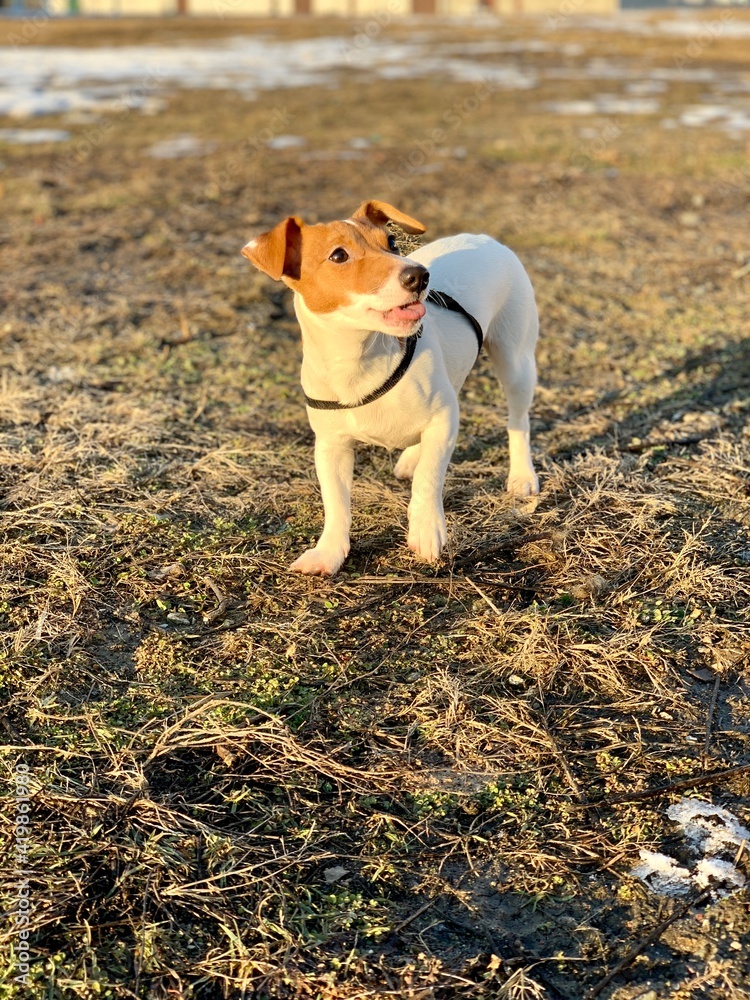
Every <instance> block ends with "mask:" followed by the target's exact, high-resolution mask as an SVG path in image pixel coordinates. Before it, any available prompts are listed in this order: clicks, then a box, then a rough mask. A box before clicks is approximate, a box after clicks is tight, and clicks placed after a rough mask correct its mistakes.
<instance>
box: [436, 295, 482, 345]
mask: <svg viewBox="0 0 750 1000" xmlns="http://www.w3.org/2000/svg"><path fill="white" fill-rule="evenodd" d="M427 301H428V302H432V303H433V304H434V305H436V306H442V307H443V309H450V310H451V312H457V313H461V315H462V316H465V317H466V319H468V321H469V322H470V323H471V327H472V329H473V331H474V336H475V337H476V338H477V357H479V354H480V351H481V350H482V344H483V343H484V333H483V331H482V328H481V326H480V325H479V321H478V320H477V319H475V318H474V317H473V316H472V315H471V313H470V312H467V311H466V310H465V309H464V307H463V306H462V305H461V303H460V302H456V300H455V299H454V298H452V296H450V295H448V293H447V292H436V291H434V290H433V289H430V291H429V292H428V293H427Z"/></svg>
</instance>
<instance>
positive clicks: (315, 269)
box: [242, 201, 425, 313]
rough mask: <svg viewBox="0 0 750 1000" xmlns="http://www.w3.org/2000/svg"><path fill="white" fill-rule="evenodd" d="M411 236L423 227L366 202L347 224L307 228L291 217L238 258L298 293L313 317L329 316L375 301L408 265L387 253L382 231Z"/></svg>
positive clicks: (384, 206) (393, 210)
mask: <svg viewBox="0 0 750 1000" xmlns="http://www.w3.org/2000/svg"><path fill="white" fill-rule="evenodd" d="M388 221H393V222H396V223H397V224H398V225H399V226H401V228H402V229H404V230H406V231H407V232H409V233H423V232H424V231H425V227H424V226H423V225H422V223H421V222H418V221H417V220H416V219H412V218H411V217H410V216H408V215H404V213H403V212H399V211H398V209H396V208H393V207H392V206H391V205H387V204H386V203H385V202H381V201H366V202H364V203H363V204H362V205H360V207H359V208H358V209H357V211H356V212H355V213H354V215H353V216H352V218H351V219H350V220H348V221H346V222H329V223H325V224H319V225H314V226H308V225H306V224H305V223H304V222H303V221H302V219H299V218H297V216H290V217H289V218H288V219H285V220H284V221H283V222H280V223H279V224H278V226H276V227H275V228H274V229H271V230H270V231H269V232H267V233H262V234H261V235H260V236H257V237H256V238H255V239H254V240H251V241H250V242H249V243H248V244H247V246H245V247H243V249H242V253H243V255H244V256H245V257H247V259H248V260H249V261H250V262H251V263H252V264H254V265H255V266H256V267H257V268H260V270H261V271H265V273H266V274H268V275H270V276H271V277H272V278H275V279H276V280H279V279H280V280H281V281H283V282H284V284H286V285H288V286H289V287H290V288H292V289H293V290H294V291H295V292H299V294H300V295H301V296H302V298H303V299H304V301H305V305H306V306H307V307H308V309H310V310H311V311H312V312H316V313H331V312H335V311H336V310H337V309H341V308H343V307H344V306H346V305H349V304H350V303H351V302H353V301H356V299H357V297H358V296H365V295H376V294H377V292H378V291H379V290H380V289H381V288H382V287H383V286H384V285H385V284H386V282H387V281H388V279H389V278H391V277H393V275H394V274H398V273H399V271H401V270H402V269H403V268H404V267H405V266H407V265H406V263H405V262H404V261H403V260H402V259H401V258H400V257H399V256H398V255H397V254H394V253H393V252H392V251H391V248H390V246H389V243H388V234H387V232H386V231H385V225H386V223H387V222H388Z"/></svg>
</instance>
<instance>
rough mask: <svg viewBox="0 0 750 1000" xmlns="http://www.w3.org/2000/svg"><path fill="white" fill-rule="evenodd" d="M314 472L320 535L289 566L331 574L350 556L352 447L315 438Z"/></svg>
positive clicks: (334, 440)
mask: <svg viewBox="0 0 750 1000" xmlns="http://www.w3.org/2000/svg"><path fill="white" fill-rule="evenodd" d="M315 471H316V472H317V474H318V481H319V483H320V492H321V494H322V495H323V510H324V512H325V521H324V524H323V534H322V535H321V536H320V538H319V539H318V544H317V545H316V546H315V548H314V549H308V550H307V552H303V553H302V555H301V556H300V557H299V559H297V560H296V561H295V562H293V563H292V565H291V569H292V570H293V571H294V572H295V573H310V574H313V575H318V576H332V575H333V574H334V573H337V572H338V570H339V569H341V566H342V564H343V562H344V560H345V559H346V557H347V556H348V555H349V529H350V528H351V526H352V504H351V497H352V478H353V476H354V447H353V445H352V442H351V441H349V440H344V441H342V440H339V439H337V438H334V439H330V438H324V437H323V438H321V437H316V439H315Z"/></svg>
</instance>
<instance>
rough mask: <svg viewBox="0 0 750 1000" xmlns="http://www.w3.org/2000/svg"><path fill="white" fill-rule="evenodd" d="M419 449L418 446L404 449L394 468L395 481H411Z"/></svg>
mask: <svg viewBox="0 0 750 1000" xmlns="http://www.w3.org/2000/svg"><path fill="white" fill-rule="evenodd" d="M419 449H420V445H418V444H413V445H411V447H409V448H406V450H405V451H402V452H401V457H400V458H399V460H398V462H396V467H395V468H394V470H393V475H394V476H395V477H396V479H412V478H413V476H414V470H415V469H416V467H417V462H418V461H419Z"/></svg>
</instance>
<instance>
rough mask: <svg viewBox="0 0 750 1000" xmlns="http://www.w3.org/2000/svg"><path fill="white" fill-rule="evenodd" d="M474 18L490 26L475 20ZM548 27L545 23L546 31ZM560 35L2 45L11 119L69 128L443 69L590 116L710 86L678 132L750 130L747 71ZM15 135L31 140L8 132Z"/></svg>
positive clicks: (695, 33) (740, 27) (0, 63)
mask: <svg viewBox="0 0 750 1000" xmlns="http://www.w3.org/2000/svg"><path fill="white" fill-rule="evenodd" d="M725 15H727V12H726V11H722V12H718V13H717V14H716V17H715V18H713V19H712V20H711V21H708V20H703V19H701V18H698V17H695V16H694V15H692V14H691V15H690V16H687V17H679V16H676V15H675V16H670V17H669V18H668V19H658V18H654V17H652V16H649V17H645V16H640V15H638V14H636V13H633V12H631V13H629V14H628V15H621V16H615V17H613V18H610V17H607V18H598V19H597V18H583V19H581V20H579V21H577V22H576V23H577V24H579V25H580V26H582V27H589V28H592V29H595V30H597V29H601V30H606V31H610V32H611V31H629V32H633V31H635V32H640V33H643V34H658V33H667V34H672V35H679V36H683V35H684V36H685V37H686V38H687V37H690V38H691V39H695V38H699V39H704V38H705V39H708V41H707V44H709V42H710V39H712V38H713V37H730V36H732V37H745V36H747V37H750V22H747V21H742V22H741V21H739V20H737V21H734V20H732V19H731V16H728V17H727V16H725ZM467 23H471V24H474V25H476V24H480V23H482V22H481V21H480V19H477V18H475V19H468V21H467ZM487 23H488V24H489V23H490V22H487ZM491 23H493V24H496V22H494V21H493V22H491ZM544 30H545V27H544V22H541V21H540V31H544ZM550 37H551V39H552V40H550ZM554 41H555V39H554V29H552V31H551V36H548V38H547V39H545V38H529V39H520V40H519V39H515V40H514V39H510V40H502V39H495V38H487V39H484V40H480V41H476V42H470V43H445V42H443V41H442V40H441V39H439V38H437V37H435V36H433V35H432V34H431V33H430V32H428V31H421V32H419V33H415V34H412V35H411V36H410V37H409V38H408V40H401V41H398V40H390V39H387V38H385V37H381V38H377V39H371V38H369V37H366V36H365V35H348V36H332V37H323V38H309V39H298V40H291V41H287V40H282V39H279V38H275V37H273V36H271V35H268V36H253V37H237V38H232V39H228V40H227V39H225V40H214V41H204V42H199V43H195V42H184V43H178V42H174V43H172V44H169V45H123V46H116V47H102V48H73V47H64V46H59V47H55V46H33V45H29V46H19V47H10V46H5V47H0V117H2V116H4V115H5V116H9V117H11V118H16V119H18V120H28V119H32V118H34V117H37V116H39V115H54V114H62V115H66V116H69V117H68V118H67V119H66V120H64V122H63V124H71V125H75V124H81V123H84V122H85V120H86V116H87V115H91V116H92V118H93V119H94V120H96V119H97V118H100V119H107V118H109V119H112V118H123V117H125V116H126V115H128V114H130V113H131V112H134V111H136V112H138V113H139V114H158V113H159V112H160V111H161V110H163V108H164V107H165V106H166V103H165V100H164V97H165V96H166V95H168V94H169V93H170V92H171V91H174V90H175V89H177V88H194V89H210V90H222V89H229V90H234V91H236V92H238V93H240V94H242V95H243V96H244V97H245V98H247V99H248V100H252V99H254V97H255V95H256V94H257V93H258V92H259V91H262V90H283V89H285V88H292V87H305V86H313V85H319V86H320V85H323V86H331V87H334V86H337V85H340V84H343V83H344V82H345V81H346V80H347V79H358V78H370V79H372V78H380V79H387V80H398V79H413V78H417V77H429V76H434V77H436V78H437V79H441V78H442V79H450V80H456V81H461V82H464V83H470V84H475V85H476V97H475V99H479V100H483V99H484V98H485V97H487V96H489V94H490V92H491V91H493V90H507V91H513V90H529V89H531V88H534V87H536V86H538V85H539V83H540V82H542V81H557V80H559V81H561V82H562V86H561V87H559V88H558V91H559V92H560V99H559V100H557V101H555V102H553V103H551V104H548V105H545V107H546V108H547V109H548V110H552V111H554V112H557V113H559V114H563V115H582V116H583V115H610V116H629V115H648V114H654V113H656V112H658V111H660V110H661V107H662V105H665V106H666V105H667V104H668V102H669V96H670V95H669V90H670V87H671V86H672V85H674V84H678V83H679V84H684V83H686V82H691V83H704V84H706V85H707V88H710V89H711V91H712V92H711V93H710V94H707V95H705V96H704V97H702V98H701V99H700V103H698V104H694V105H689V106H684V105H682V102H680V104H678V106H677V107H676V108H672V107H669V109H668V113H669V114H670V116H671V117H670V119H669V121H670V124H671V123H672V122H674V123H675V124H674V127H676V128H719V129H722V130H725V131H727V132H729V133H730V134H731V135H734V136H738V137H740V136H741V135H742V134H743V133H746V132H747V131H748V130H750V111H749V110H748V108H747V107H746V104H745V102H744V100H743V98H744V96H745V95H746V94H747V93H748V91H749V90H750V80H748V77H747V72H746V70H745V69H744V68H743V67H738V68H737V69H736V70H734V69H729V68H726V69H723V70H721V71H719V70H715V69H712V68H711V67H707V66H705V65H700V64H699V61H698V60H695V59H692V58H690V57H686V61H685V65H683V66H672V65H669V66H661V67H659V66H646V65H644V64H643V63H640V62H638V61H637V60H632V61H628V60H624V59H619V60H616V61H613V60H611V59H606V58H603V57H594V58H586V57H585V55H584V52H583V50H582V49H581V48H580V46H578V47H576V46H571V45H559V44H554ZM527 52H531V53H557V54H559V56H560V57H561V62H562V60H563V59H565V58H568V59H575V58H577V57H582V59H581V62H580V64H578V65H576V64H567V65H560V66H540V67H535V66H532V65H529V63H528V62H523V61H522V60H521V58H520V56H522V55H523V54H524V53H527ZM477 57H482V58H479V59H478V58H477ZM598 80H600V81H604V82H603V83H602V86H603V87H605V88H607V89H609V90H612V91H614V90H617V89H620V88H621V89H622V91H623V92H622V93H597V94H595V95H594V96H592V97H590V98H585V99H581V100H566V99H565V98H566V95H565V87H564V83H565V81H592V82H593V81H598ZM618 85H619V86H618ZM657 95H658V98H659V99H658V100H657ZM732 95H737V97H733V96H732ZM470 100H471V98H470ZM732 101H736V104H732V103H731V102H732ZM469 110H470V109H469ZM13 134H14V133H8V136H12V135H13ZM5 141H32V140H29V139H27V138H25V137H22V138H20V139H18V140H15V139H13V138H10V137H7V138H6V140H5ZM39 141H41V140H39ZM181 155H196V154H195V153H191V154H181Z"/></svg>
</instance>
